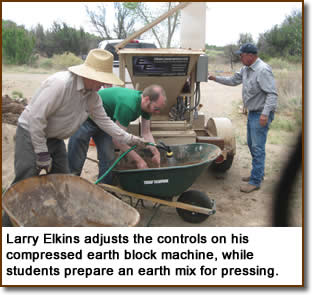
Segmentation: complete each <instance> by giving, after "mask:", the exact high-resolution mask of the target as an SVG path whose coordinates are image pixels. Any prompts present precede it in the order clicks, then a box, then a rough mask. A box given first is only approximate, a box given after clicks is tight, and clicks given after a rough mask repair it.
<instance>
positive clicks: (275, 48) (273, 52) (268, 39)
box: [258, 10, 302, 61]
mask: <svg viewBox="0 0 312 295" xmlns="http://www.w3.org/2000/svg"><path fill="white" fill-rule="evenodd" d="M258 48H259V50H260V52H261V53H262V54H263V56H264V57H267V56H271V57H284V58H287V59H291V60H293V61H295V60H297V61H298V60H300V59H301V56H302V13H301V11H296V10H295V11H293V12H292V14H291V15H289V16H287V17H286V19H285V20H284V22H283V23H282V24H281V25H279V26H278V25H275V26H274V27H273V28H272V29H271V30H269V31H267V32H265V33H263V34H261V35H260V37H259V40H258ZM294 57H296V58H294Z"/></svg>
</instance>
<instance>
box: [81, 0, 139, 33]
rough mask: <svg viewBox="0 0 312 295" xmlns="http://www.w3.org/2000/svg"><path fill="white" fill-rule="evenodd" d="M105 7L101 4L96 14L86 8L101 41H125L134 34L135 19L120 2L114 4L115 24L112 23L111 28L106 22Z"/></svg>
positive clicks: (105, 5)
mask: <svg viewBox="0 0 312 295" xmlns="http://www.w3.org/2000/svg"><path fill="white" fill-rule="evenodd" d="M107 5H108V4H101V5H99V6H97V10H98V12H97V13H96V12H94V11H92V10H90V9H89V8H88V7H86V11H87V14H88V16H89V18H90V21H91V23H92V25H93V26H94V27H95V29H96V31H97V33H99V34H100V35H101V37H102V38H103V39H125V38H126V37H127V36H128V35H130V34H132V33H133V32H134V28H133V27H134V24H135V18H133V15H132V13H131V11H130V10H129V9H127V8H126V7H125V6H124V5H122V4H121V3H120V2H114V9H115V19H116V20H117V23H114V24H113V26H112V28H111V26H110V25H108V20H107V14H106V13H107V8H108V6H107Z"/></svg>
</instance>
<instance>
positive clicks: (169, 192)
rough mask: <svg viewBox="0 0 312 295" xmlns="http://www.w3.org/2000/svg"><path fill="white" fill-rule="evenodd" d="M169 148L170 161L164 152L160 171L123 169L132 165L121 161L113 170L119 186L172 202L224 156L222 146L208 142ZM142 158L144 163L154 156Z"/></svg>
mask: <svg viewBox="0 0 312 295" xmlns="http://www.w3.org/2000/svg"><path fill="white" fill-rule="evenodd" d="M170 148H171V151H172V152H173V156H172V157H171V158H168V157H166V152H165V151H161V167H160V168H149V169H124V167H127V166H129V163H124V162H125V161H127V160H126V158H124V159H123V160H122V161H120V163H119V165H117V166H116V169H115V170H114V175H116V176H117V179H118V181H119V184H120V186H121V187H122V188H123V189H124V190H126V191H129V192H133V193H138V194H143V195H148V196H154V197H157V198H163V199H171V198H172V197H173V196H177V195H179V194H181V193H182V192H184V191H185V190H187V189H188V188H189V187H190V186H191V185H192V184H193V183H194V181H195V180H196V178H197V177H198V176H199V175H200V174H201V173H202V172H203V170H204V169H205V168H207V167H208V166H209V165H210V164H211V163H212V162H213V161H214V160H215V159H216V158H217V157H218V156H219V155H220V153H221V150H220V148H219V147H217V146H216V145H213V144H206V143H194V144H184V145H171V146H170ZM140 155H141V156H142V157H143V158H144V159H145V160H147V158H148V156H151V155H150V154H148V153H145V155H144V154H143V155H142V153H140ZM147 162H149V161H147Z"/></svg>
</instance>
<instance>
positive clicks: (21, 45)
mask: <svg viewBox="0 0 312 295" xmlns="http://www.w3.org/2000/svg"><path fill="white" fill-rule="evenodd" d="M34 47H35V40H34V38H33V36H32V34H30V33H29V32H28V31H27V30H26V29H25V28H24V26H17V25H16V24H15V23H14V22H12V21H2V54H3V58H4V60H5V61H6V62H7V63H11V64H19V65H21V64H27V63H29V62H30V58H31V56H32V54H33V49H34Z"/></svg>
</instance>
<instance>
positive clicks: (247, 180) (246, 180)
mask: <svg viewBox="0 0 312 295" xmlns="http://www.w3.org/2000/svg"><path fill="white" fill-rule="evenodd" d="M249 180H250V176H243V177H242V181H244V182H249Z"/></svg>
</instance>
